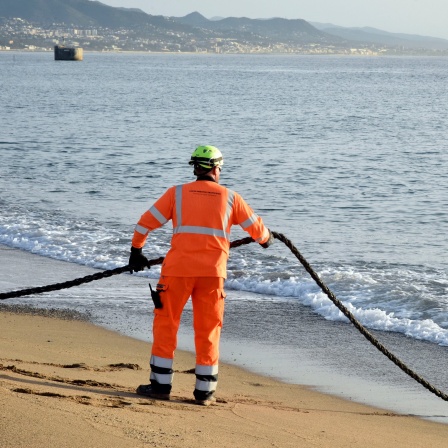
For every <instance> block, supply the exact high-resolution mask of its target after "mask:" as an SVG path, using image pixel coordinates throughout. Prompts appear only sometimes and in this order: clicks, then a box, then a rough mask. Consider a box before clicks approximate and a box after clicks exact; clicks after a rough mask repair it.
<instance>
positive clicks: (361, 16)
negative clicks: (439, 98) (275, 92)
mask: <svg viewBox="0 0 448 448" xmlns="http://www.w3.org/2000/svg"><path fill="white" fill-rule="evenodd" d="M99 1H101V3H104V4H106V5H110V6H123V7H126V8H140V9H141V10H143V11H145V12H146V13H148V14H153V15H165V16H175V17H181V16H185V15H187V14H189V13H191V12H194V11H198V12H200V13H201V14H202V15H204V16H205V17H207V18H211V17H215V16H220V17H250V18H253V19H255V18H269V17H284V18H287V19H304V20H306V21H308V22H322V23H333V24H335V25H340V26H345V27H351V26H354V27H363V26H371V27H374V28H379V29H382V30H384V31H390V32H392V33H408V34H420V35H424V36H433V37H442V38H444V39H448V0H306V1H305V0H275V1H260V0H224V1H216V0H99Z"/></svg>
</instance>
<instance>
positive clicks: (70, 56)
mask: <svg viewBox="0 0 448 448" xmlns="http://www.w3.org/2000/svg"><path fill="white" fill-rule="evenodd" d="M82 57H83V50H82V48H75V47H66V46H65V45H55V47H54V60H55V61H82Z"/></svg>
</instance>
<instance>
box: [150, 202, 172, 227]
mask: <svg viewBox="0 0 448 448" xmlns="http://www.w3.org/2000/svg"><path fill="white" fill-rule="evenodd" d="M149 212H150V213H151V215H152V216H154V218H156V219H157V221H159V222H160V224H162V225H163V224H165V223H166V222H168V220H167V219H166V218H165V216H163V215H162V213H160V212H159V210H157V209H156V207H154V205H153V206H152V207H151V208H150V209H149Z"/></svg>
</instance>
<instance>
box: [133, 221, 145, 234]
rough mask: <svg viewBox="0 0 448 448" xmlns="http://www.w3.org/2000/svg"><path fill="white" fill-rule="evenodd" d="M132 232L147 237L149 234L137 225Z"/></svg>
mask: <svg viewBox="0 0 448 448" xmlns="http://www.w3.org/2000/svg"><path fill="white" fill-rule="evenodd" d="M134 230H135V231H136V232H138V233H141V234H142V235H147V234H148V232H149V230H148V229H147V228H146V227H143V226H140V225H138V224H137V225H136V226H135V227H134Z"/></svg>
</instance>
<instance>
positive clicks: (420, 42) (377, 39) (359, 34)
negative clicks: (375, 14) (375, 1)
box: [310, 22, 448, 50]
mask: <svg viewBox="0 0 448 448" xmlns="http://www.w3.org/2000/svg"><path fill="white" fill-rule="evenodd" d="M310 23H311V25H313V26H314V27H315V28H317V29H318V30H320V31H324V32H325V33H328V34H332V35H333V36H338V37H341V38H342V39H346V40H348V41H351V42H360V43H374V44H377V45H387V46H402V47H405V48H424V49H428V50H446V49H447V48H448V40H446V39H440V38H437V37H428V36H419V35H415V34H403V33H390V32H387V31H382V30H379V29H376V28H371V27H362V28H344V27H342V26H338V25H333V24H331V23H318V22H310Z"/></svg>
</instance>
